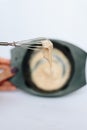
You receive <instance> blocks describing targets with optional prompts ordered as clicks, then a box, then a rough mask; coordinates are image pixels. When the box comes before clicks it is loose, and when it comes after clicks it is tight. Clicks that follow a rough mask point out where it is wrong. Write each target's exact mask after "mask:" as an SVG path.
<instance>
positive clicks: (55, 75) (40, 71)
mask: <svg viewBox="0 0 87 130" xmlns="http://www.w3.org/2000/svg"><path fill="white" fill-rule="evenodd" d="M52 50H53V51H52ZM43 57H44V58H43ZM46 59H47V60H48V61H49V62H48V61H47V60H46ZM61 59H62V61H61ZM49 64H50V66H51V71H50V66H49ZM30 69H31V76H32V81H33V82H34V84H35V85H36V86H37V87H38V88H39V89H41V90H44V91H53V90H57V89H60V88H62V87H63V85H64V84H65V83H66V82H67V80H68V79H69V76H70V72H71V65H70V62H69V60H68V59H67V57H66V56H65V55H64V54H63V52H61V51H60V50H58V49H53V45H52V43H51V42H49V41H46V42H45V41H44V42H43V50H41V51H38V52H34V53H33V54H32V57H31V59H30Z"/></svg>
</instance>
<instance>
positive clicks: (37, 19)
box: [0, 0, 87, 130]
mask: <svg viewBox="0 0 87 130" xmlns="http://www.w3.org/2000/svg"><path fill="white" fill-rule="evenodd" d="M41 36H43V37H50V38H58V39H61V40H65V41H69V42H71V43H73V44H75V45H77V46H79V47H80V48H82V49H83V50H84V51H86V52H87V1H86V0H0V41H17V40H24V39H29V38H35V37H41ZM10 49H11V48H10V47H0V56H2V57H5V58H10ZM0 130H87V85H85V86H84V87H82V88H81V89H79V90H78V91H76V92H74V93H72V94H70V95H67V96H64V97H62V98H42V97H37V96H33V95H29V94H26V93H24V92H22V91H20V90H17V91H16V92H0Z"/></svg>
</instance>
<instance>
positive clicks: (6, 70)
mask: <svg viewBox="0 0 87 130" xmlns="http://www.w3.org/2000/svg"><path fill="white" fill-rule="evenodd" d="M16 71H17V69H16V68H11V66H10V60H7V59H4V58H0V91H7V90H15V89H16V87H15V86H14V85H13V84H12V83H10V82H9V81H7V79H9V78H11V77H13V76H14V75H15V73H16Z"/></svg>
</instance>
